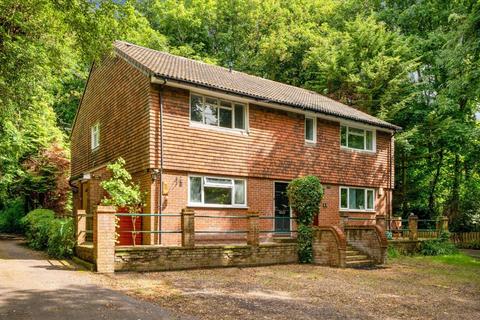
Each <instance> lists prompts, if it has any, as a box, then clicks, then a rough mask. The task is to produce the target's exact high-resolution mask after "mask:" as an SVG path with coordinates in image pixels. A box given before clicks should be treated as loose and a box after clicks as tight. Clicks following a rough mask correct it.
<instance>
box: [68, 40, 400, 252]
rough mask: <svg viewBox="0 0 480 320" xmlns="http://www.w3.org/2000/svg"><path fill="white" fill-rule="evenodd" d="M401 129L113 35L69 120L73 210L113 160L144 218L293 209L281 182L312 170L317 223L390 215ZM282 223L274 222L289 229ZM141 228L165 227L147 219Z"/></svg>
mask: <svg viewBox="0 0 480 320" xmlns="http://www.w3.org/2000/svg"><path fill="white" fill-rule="evenodd" d="M398 129H399V127H397V126H395V125H393V124H390V123H387V122H385V121H382V120H380V119H378V118H375V117H373V116H371V115H368V114H366V113H363V112H361V111H359V110H356V109H354V108H352V107H349V106H346V105H344V104H342V103H340V102H337V101H334V100H332V99H329V98H327V97H325V96H322V95H320V94H318V93H315V92H312V91H309V90H305V89H302V88H297V87H293V86H290V85H286V84H282V83H278V82H274V81H270V80H267V79H263V78H259V77H256V76H252V75H248V74H245V73H241V72H237V71H233V70H229V69H226V68H222V67H218V66H213V65H209V64H205V63H202V62H198V61H194V60H191V59H186V58H183V57H178V56H174V55H171V54H167V53H164V52H159V51H155V50H151V49H148V48H143V47H140V46H137V45H133V44H129V43H126V42H121V41H117V42H115V50H114V54H113V55H111V56H109V57H107V58H106V59H104V61H102V62H101V63H100V64H96V65H94V66H93V68H92V70H91V73H90V76H89V79H88V83H87V86H86V89H85V93H84V95H83V98H82V101H81V105H80V107H79V110H78V113H77V116H76V119H75V124H74V127H73V131H72V135H71V149H72V151H71V154H72V162H71V163H72V168H71V169H72V179H71V183H72V185H73V186H74V207H75V209H85V210H87V213H88V212H90V213H92V211H93V208H94V206H95V205H97V204H98V203H99V202H100V200H101V199H102V198H103V196H104V193H103V191H102V190H101V188H100V186H99V182H100V181H101V180H102V179H105V178H106V177H107V176H108V173H107V171H106V168H105V166H106V165H107V164H108V163H109V162H111V161H114V160H115V159H117V158H118V157H120V156H121V157H123V158H124V159H125V160H126V163H127V169H128V170H129V172H130V173H131V174H132V176H133V178H134V180H135V181H137V182H138V183H140V185H141V187H142V189H143V190H144V191H145V192H146V194H147V204H146V207H145V209H144V211H145V212H149V213H159V212H161V213H178V212H180V210H181V209H182V208H185V207H191V208H193V209H194V210H195V212H196V214H220V215H222V214H225V215H231V214H236V215H241V214H246V212H247V210H253V211H258V212H259V214H260V215H263V216H275V217H285V216H290V214H291V213H290V210H289V206H288V199H287V198H286V195H285V190H286V187H287V183H288V182H289V181H290V180H292V179H294V178H296V177H300V176H304V175H316V176H318V177H319V178H320V180H321V182H322V184H323V185H324V187H325V196H324V199H323V203H322V204H321V209H320V214H319V217H318V218H317V221H316V223H318V224H321V225H325V224H338V223H339V222H340V215H341V214H343V215H348V216H351V217H367V218H374V217H375V215H377V214H383V215H387V217H388V216H389V215H391V203H392V189H393V183H394V182H393V181H394V179H393V171H394V170H393V168H394V164H393V152H394V144H393V135H394V133H395V131H396V130H398ZM285 221H287V222H285ZM288 221H289V220H286V219H277V220H275V222H274V223H273V225H272V227H273V228H275V230H276V231H279V232H285V233H286V234H288V233H289V231H291V228H292V227H293V226H292V225H291V224H290V222H288ZM208 227H209V226H208V225H205V226H203V228H204V229H205V228H208ZM218 227H221V228H225V229H229V228H233V227H234V226H232V225H231V222H229V223H226V222H222V221H219V222H218V224H216V228H218ZM141 228H142V229H143V230H162V229H165V228H167V229H168V228H172V225H171V223H169V222H168V221H167V219H164V221H160V219H158V217H144V218H143V219H142V221H141ZM175 241H178V239H175V237H166V236H165V237H160V236H156V235H152V236H151V235H150V234H148V233H145V234H144V235H143V243H144V244H153V243H157V244H169V243H174V242H175ZM124 243H127V244H128V240H125V239H124Z"/></svg>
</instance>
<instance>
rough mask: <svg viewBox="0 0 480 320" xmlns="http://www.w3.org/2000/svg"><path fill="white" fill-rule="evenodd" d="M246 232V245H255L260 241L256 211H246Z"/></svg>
mask: <svg viewBox="0 0 480 320" xmlns="http://www.w3.org/2000/svg"><path fill="white" fill-rule="evenodd" d="M247 214H248V220H247V222H248V233H247V245H249V246H252V247H256V246H258V245H259V243H260V236H259V232H258V231H259V230H258V212H256V211H251V212H248V213H247Z"/></svg>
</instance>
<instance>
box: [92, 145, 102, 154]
mask: <svg viewBox="0 0 480 320" xmlns="http://www.w3.org/2000/svg"><path fill="white" fill-rule="evenodd" d="M98 149H100V146H96V147H95V148H93V149H90V150H91V151H92V153H95V152H97V151H98Z"/></svg>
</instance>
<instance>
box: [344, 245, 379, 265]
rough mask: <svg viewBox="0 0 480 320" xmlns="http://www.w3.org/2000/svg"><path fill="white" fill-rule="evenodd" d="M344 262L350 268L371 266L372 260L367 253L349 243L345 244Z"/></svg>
mask: <svg viewBox="0 0 480 320" xmlns="http://www.w3.org/2000/svg"><path fill="white" fill-rule="evenodd" d="M345 262H346V266H347V267H351V268H355V267H363V266H371V265H373V264H374V262H373V260H371V259H370V258H369V257H368V256H367V255H365V254H363V253H362V252H360V251H358V250H357V249H355V248H354V247H352V246H351V245H349V244H348V245H347V250H346V261H345Z"/></svg>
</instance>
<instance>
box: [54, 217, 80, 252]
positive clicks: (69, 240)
mask: <svg viewBox="0 0 480 320" xmlns="http://www.w3.org/2000/svg"><path fill="white" fill-rule="evenodd" d="M74 246H75V235H74V226H73V219H72V218H65V219H53V220H52V221H51V222H50V226H49V230H48V247H47V252H48V254H49V255H50V256H52V257H54V258H64V257H70V256H72V254H73V248H74Z"/></svg>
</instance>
